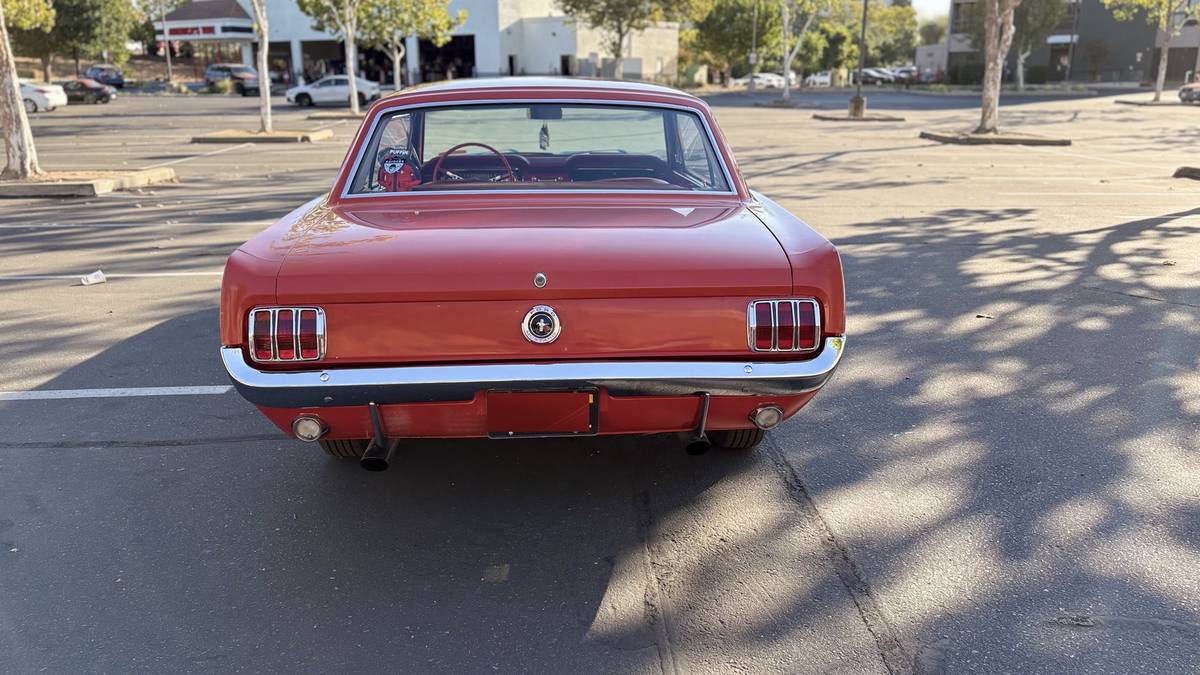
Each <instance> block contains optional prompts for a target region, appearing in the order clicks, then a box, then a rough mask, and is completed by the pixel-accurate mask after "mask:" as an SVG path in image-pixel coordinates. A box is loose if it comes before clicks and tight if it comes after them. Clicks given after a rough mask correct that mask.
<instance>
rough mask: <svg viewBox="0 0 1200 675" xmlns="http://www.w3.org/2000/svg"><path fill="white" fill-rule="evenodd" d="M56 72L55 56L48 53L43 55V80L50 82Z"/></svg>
mask: <svg viewBox="0 0 1200 675" xmlns="http://www.w3.org/2000/svg"><path fill="white" fill-rule="evenodd" d="M53 74H54V56H53V55H51V54H47V55H46V56H43V57H42V81H43V82H49V81H50V78H51V76H52V75H53Z"/></svg>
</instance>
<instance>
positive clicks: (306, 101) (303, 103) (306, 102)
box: [296, 94, 313, 108]
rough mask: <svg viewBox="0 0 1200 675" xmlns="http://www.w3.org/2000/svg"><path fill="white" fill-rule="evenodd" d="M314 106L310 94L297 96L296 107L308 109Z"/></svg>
mask: <svg viewBox="0 0 1200 675" xmlns="http://www.w3.org/2000/svg"><path fill="white" fill-rule="evenodd" d="M312 104H313V100H312V97H311V96H309V95H308V94H300V95H298V96H296V105H298V106H300V107H301V108H307V107H308V106H310V105H312Z"/></svg>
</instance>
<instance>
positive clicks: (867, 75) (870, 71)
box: [850, 68, 896, 84]
mask: <svg viewBox="0 0 1200 675" xmlns="http://www.w3.org/2000/svg"><path fill="white" fill-rule="evenodd" d="M862 81H863V84H891V83H892V82H895V81H896V78H895V76H893V75H892V74H891V73H889V72H888V71H886V70H884V69H882V68H863V71H862ZM850 82H851V84H855V83H857V82H858V70H852V71H850Z"/></svg>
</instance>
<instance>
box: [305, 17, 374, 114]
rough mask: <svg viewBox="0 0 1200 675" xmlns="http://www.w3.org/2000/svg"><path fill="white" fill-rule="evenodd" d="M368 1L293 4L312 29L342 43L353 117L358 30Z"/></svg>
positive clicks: (356, 87)
mask: <svg viewBox="0 0 1200 675" xmlns="http://www.w3.org/2000/svg"><path fill="white" fill-rule="evenodd" d="M371 2H372V0H297V3H296V4H298V5H299V6H300V11H301V12H304V13H305V14H307V15H308V18H310V19H312V20H313V29H314V30H319V31H327V32H330V33H333V34H334V35H336V36H338V37H340V38H341V40H342V46H343V53H344V55H345V58H346V80H347V82H348V83H349V84H350V112H351V113H353V114H355V115H357V114H358V113H359V112H360V110H359V105H358V49H357V48H356V47H357V46H356V45H355V40H357V39H358V26H359V23H360V22H361V21H362V19H363V17H364V16H365V15H366V14H367V13H368V11H369V9H370V7H369V5H370V3H371Z"/></svg>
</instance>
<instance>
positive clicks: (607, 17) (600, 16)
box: [558, 0, 689, 78]
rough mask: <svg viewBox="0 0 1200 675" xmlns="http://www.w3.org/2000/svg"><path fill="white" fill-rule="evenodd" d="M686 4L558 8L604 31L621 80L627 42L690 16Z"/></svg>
mask: <svg viewBox="0 0 1200 675" xmlns="http://www.w3.org/2000/svg"><path fill="white" fill-rule="evenodd" d="M686 4H687V3H686V2H685V3H679V2H675V1H674V0H558V6H559V7H560V8H561V9H562V11H564V12H566V13H567V14H569V15H570V16H571V18H572V19H574V20H576V21H579V22H582V23H583V24H584V25H586V26H588V27H589V28H593V29H595V30H598V31H600V35H601V37H602V41H603V43H604V47H605V48H606V49H607V51H608V53H609V54H611V55H612V57H613V60H614V61H616V77H618V78H620V77H621V72H622V71H621V60H622V59H624V57H625V41H626V39H628V38H629V36H630V35H631V34H633V33H636V32H638V31H642V30H645V29H647V28H649V27H650V25H651V24H653V23H654V22H655V21H664V20H667V19H670V18H674V17H678V16H682V15H684V14H686V12H687V10H688V9H689V8H688V7H687V6H686Z"/></svg>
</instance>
